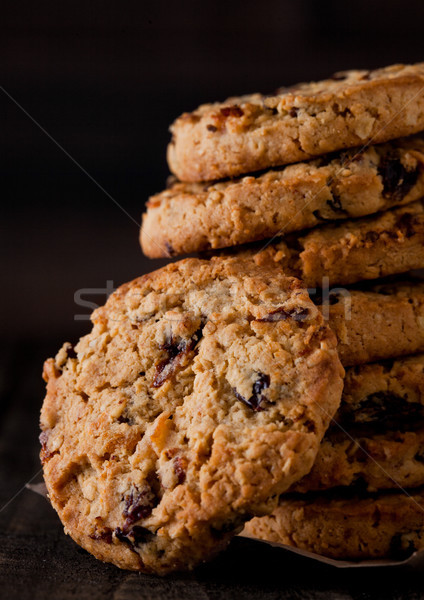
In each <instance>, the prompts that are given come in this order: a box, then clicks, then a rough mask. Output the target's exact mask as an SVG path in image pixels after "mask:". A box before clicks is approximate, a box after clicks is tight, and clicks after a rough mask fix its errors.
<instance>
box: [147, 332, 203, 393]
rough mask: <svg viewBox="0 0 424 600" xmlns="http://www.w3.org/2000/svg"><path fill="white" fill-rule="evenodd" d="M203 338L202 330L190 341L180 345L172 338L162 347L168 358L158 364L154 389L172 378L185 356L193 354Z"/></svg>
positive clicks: (182, 342)
mask: <svg viewBox="0 0 424 600" xmlns="http://www.w3.org/2000/svg"><path fill="white" fill-rule="evenodd" d="M201 337H202V329H198V330H197V331H196V332H195V333H194V335H193V336H192V338H191V339H190V340H180V341H179V342H178V343H176V342H175V341H174V339H173V338H172V337H171V338H170V339H169V340H168V341H167V342H165V343H164V344H162V345H161V346H160V348H161V350H165V351H166V353H167V354H168V356H167V357H166V358H164V359H163V360H161V361H159V362H158V363H157V364H156V373H155V376H154V378H153V384H152V385H153V387H155V388H157V387H160V386H161V385H163V384H164V383H165V381H166V380H167V379H169V378H170V377H172V375H173V374H174V373H175V372H176V370H177V369H178V367H179V365H180V364H181V362H182V360H183V359H184V357H185V356H187V355H188V354H189V353H190V352H193V351H194V349H195V347H196V346H197V344H198V342H199V340H200V339H201Z"/></svg>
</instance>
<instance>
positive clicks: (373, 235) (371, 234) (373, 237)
mask: <svg viewBox="0 0 424 600" xmlns="http://www.w3.org/2000/svg"><path fill="white" fill-rule="evenodd" d="M379 238H380V234H379V233H377V232H376V231H367V233H366V234H365V241H366V242H371V243H372V244H375V242H376V241H377V240H378V239H379Z"/></svg>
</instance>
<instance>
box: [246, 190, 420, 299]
mask: <svg viewBox="0 0 424 600" xmlns="http://www.w3.org/2000/svg"><path fill="white" fill-rule="evenodd" d="M247 254H251V255H252V256H254V257H255V260H256V261H258V262H261V261H264V260H268V258H269V257H270V258H271V260H274V261H275V262H279V263H280V265H281V268H282V269H283V270H284V271H285V272H286V273H290V274H292V275H294V276H297V277H299V278H301V279H302V280H303V282H304V284H305V285H306V286H307V287H309V288H321V287H324V286H325V285H330V286H333V285H348V284H352V283H357V282H359V281H363V280H368V279H377V278H380V277H386V276H388V275H397V274H400V273H405V272H406V271H411V270H414V269H422V268H424V204H423V201H418V202H413V203H412V204H408V205H407V206H401V207H399V208H394V209H392V210H388V211H386V212H384V213H379V214H377V215H374V216H372V217H363V218H362V219H356V220H352V221H346V222H344V223H338V224H331V225H326V226H324V227H318V228H316V229H313V230H311V231H310V232H308V233H307V234H306V235H305V236H303V237H300V238H297V237H296V238H292V239H287V240H284V241H280V242H277V243H276V244H271V245H270V246H268V247H267V248H265V250H258V249H257V248H255V247H254V248H252V249H251V250H248V251H247Z"/></svg>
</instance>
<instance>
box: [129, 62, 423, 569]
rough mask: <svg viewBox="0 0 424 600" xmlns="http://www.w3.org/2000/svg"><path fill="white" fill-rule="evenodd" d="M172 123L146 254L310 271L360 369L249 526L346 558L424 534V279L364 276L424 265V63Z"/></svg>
mask: <svg viewBox="0 0 424 600" xmlns="http://www.w3.org/2000/svg"><path fill="white" fill-rule="evenodd" d="M171 130H172V133H173V138H172V141H171V143H170V145H169V148H168V161H169V165H170V168H171V170H172V171H173V173H174V174H175V175H176V176H177V178H178V179H179V180H175V181H173V182H172V183H171V185H170V187H169V189H168V190H166V191H164V192H162V193H160V194H157V195H156V196H154V197H152V198H151V199H150V200H149V202H148V204H147V212H146V214H145V215H144V217H143V227H142V230H141V236H140V241H141V245H142V247H143V250H144V252H145V253H146V254H147V255H148V256H150V257H152V258H155V257H161V256H176V255H180V254H184V253H189V252H201V251H205V250H206V251H216V250H218V249H223V248H226V249H227V250H225V253H227V254H228V253H229V254H236V255H239V256H241V257H244V258H247V257H250V258H252V259H253V261H254V262H255V263H256V264H257V265H259V266H261V267H262V268H267V265H270V264H274V265H277V266H279V268H280V269H281V270H282V271H283V272H284V273H286V274H289V275H294V276H296V277H299V278H300V279H302V280H303V282H304V284H305V285H306V286H307V287H308V288H310V290H311V291H314V292H315V296H312V297H313V298H315V301H316V303H317V304H318V305H319V306H320V307H321V310H322V311H323V314H324V318H325V319H326V320H328V321H329V324H330V326H331V327H332V328H333V331H335V333H336V335H337V338H338V350H339V356H340V358H341V361H342V363H343V365H344V366H345V367H348V370H347V375H346V384H345V390H344V395H343V399H342V407H341V409H340V411H339V413H338V417H337V419H338V420H339V421H340V422H339V428H337V424H334V425H333V426H332V427H331V428H330V430H329V431H328V434H327V437H326V438H325V440H324V442H323V444H322V446H321V450H320V453H319V455H318V458H317V461H316V464H315V466H314V468H313V469H312V471H311V473H310V474H309V475H308V476H306V478H304V479H303V480H302V481H301V482H299V483H298V484H297V485H294V486H293V487H292V489H291V490H290V492H289V494H288V495H286V494H285V495H284V496H282V499H281V502H280V506H279V508H278V509H277V510H276V512H275V513H273V515H271V516H267V517H263V518H255V519H253V521H251V522H250V523H249V524H248V525H247V528H246V529H247V531H248V532H249V534H251V535H256V536H258V537H261V538H264V539H270V540H272V541H280V542H282V543H286V544H292V545H297V546H299V547H303V548H307V549H309V550H315V551H319V552H320V553H323V554H328V555H331V556H335V557H354V558H365V557H369V556H387V555H389V554H390V552H391V551H392V550H394V549H401V548H405V547H407V546H408V543H410V547H411V548H418V547H421V546H423V547H424V473H423V469H422V467H421V461H422V456H423V454H424V447H422V442H423V441H424V428H423V429H421V418H422V409H421V405H422V395H421V391H420V388H421V387H422V385H423V379H422V372H423V369H424V362H423V358H422V356H417V357H410V358H408V355H413V354H414V353H419V352H424V344H423V341H424V319H423V317H424V313H423V308H422V307H423V306H424V304H423V300H424V296H423V293H424V288H423V286H422V284H419V283H414V282H413V281H408V279H407V277H406V276H405V275H403V276H402V278H403V282H402V283H397V284H394V285H393V286H378V285H377V286H376V285H373V284H371V285H368V284H367V285H366V286H365V285H364V283H363V282H365V281H367V280H375V279H377V278H381V277H386V276H393V275H399V274H405V273H407V272H408V271H410V270H413V269H420V268H424V205H423V196H424V64H418V65H410V66H403V65H395V66H392V67H388V68H386V69H380V70H377V71H372V72H369V71H351V72H347V73H340V74H337V75H336V76H334V77H333V78H332V79H330V80H326V81H322V82H319V83H311V84H300V85H298V86H293V87H291V88H285V89H282V90H279V92H278V93H277V94H276V95H274V96H261V95H259V94H256V95H253V96H245V97H241V98H232V99H229V100H228V101H227V102H226V103H223V104H211V105H205V106H201V107H199V108H198V109H197V110H196V111H194V112H193V113H190V114H184V115H182V116H181V117H180V118H179V119H177V121H176V122H175V123H174V125H173V126H172V128H171ZM405 136H409V137H405ZM352 284H355V286H356V287H355V289H350V290H340V289H337V290H336V291H335V290H331V287H334V286H337V287H338V288H339V287H340V286H345V285H352ZM320 288H324V289H323V291H322V292H320V291H319V289H320ZM320 296H321V298H320ZM323 296H324V299H323V298H322V297H323ZM298 318H299V319H301V315H299V316H298ZM401 357H402V358H401ZM403 357H406V358H403ZM387 359H394V360H395V362H394V363H393V364H389V363H381V362H376V361H381V360H387ZM396 387H397V388H399V389H400V391H399V390H398V391H397V392H396V393H395V392H393V393H392V391H393V389H394V388H396ZM392 388H393V389H392ZM370 390H371V391H370ZM337 419H336V420H337ZM423 427H424V423H423ZM361 482H362V488H361V495H360V496H358V485H359V483H361ZM421 486H422V489H421ZM404 487H405V488H407V489H408V490H414V491H413V492H407V493H406V494H404V493H403V488H404ZM422 490H423V491H422ZM408 494H409V495H408ZM421 494H422V498H423V502H421V500H420V498H421ZM420 502H421V504H423V510H420V508H421V504H420ZM343 515H345V516H343ZM327 521H329V522H330V523H332V524H333V525H334V526H328V525H327V526H325V527H324V524H325V523H326V522H327ZM359 523H361V526H359ZM412 531H415V534H413V535H412ZM320 532H322V535H320V534H319V533H320ZM421 537H423V542H422V543H421ZM317 538H319V541H315V540H316V539H317Z"/></svg>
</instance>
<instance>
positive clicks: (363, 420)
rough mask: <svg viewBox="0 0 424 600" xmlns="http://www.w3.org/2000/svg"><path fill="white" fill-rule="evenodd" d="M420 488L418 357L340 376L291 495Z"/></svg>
mask: <svg viewBox="0 0 424 600" xmlns="http://www.w3.org/2000/svg"><path fill="white" fill-rule="evenodd" d="M351 485H355V486H358V485H359V486H360V487H361V488H364V487H366V488H367V490H368V491H376V490H381V489H391V488H392V489H397V490H399V486H400V487H401V488H406V487H407V488H412V487H419V486H424V355H422V354H420V355H418V356H412V357H407V358H404V359H399V360H395V361H393V362H386V363H374V364H370V365H363V366H361V367H356V368H351V369H348V370H347V371H346V377H345V385H344V389H343V395H342V402H341V405H340V408H339V410H338V412H337V414H336V415H335V417H334V421H333V422H332V423H331V425H330V427H329V429H328V431H327V433H326V436H325V438H324V440H323V441H322V443H321V447H320V451H319V452H318V456H317V458H316V460H315V463H314V466H313V467H312V470H311V471H310V473H309V474H308V475H306V477H304V478H303V479H302V480H301V481H300V482H298V483H297V484H295V485H294V486H293V487H292V488H291V491H295V492H302V493H305V492H310V491H318V490H326V489H330V488H334V487H338V486H351Z"/></svg>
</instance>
